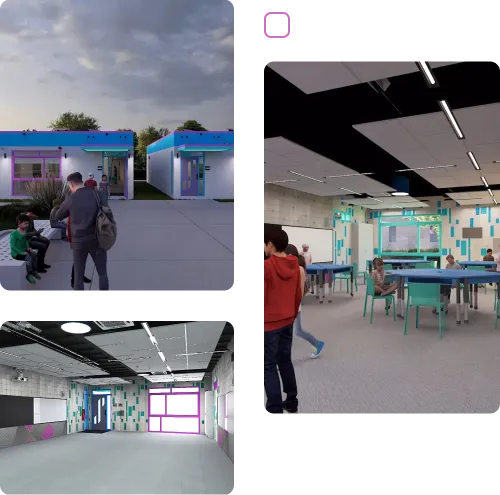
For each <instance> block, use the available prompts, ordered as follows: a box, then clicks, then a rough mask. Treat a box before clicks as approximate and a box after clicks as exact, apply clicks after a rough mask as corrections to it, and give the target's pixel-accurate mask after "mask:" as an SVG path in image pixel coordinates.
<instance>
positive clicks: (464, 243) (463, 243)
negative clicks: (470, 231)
mask: <svg viewBox="0 0 500 495" xmlns="http://www.w3.org/2000/svg"><path fill="white" fill-rule="evenodd" d="M460 256H467V241H462V249H461V251H460Z"/></svg>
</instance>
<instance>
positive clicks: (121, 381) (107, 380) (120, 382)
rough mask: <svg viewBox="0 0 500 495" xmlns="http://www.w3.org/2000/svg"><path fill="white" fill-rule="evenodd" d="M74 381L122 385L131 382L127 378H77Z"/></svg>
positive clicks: (88, 383) (86, 383)
mask: <svg viewBox="0 0 500 495" xmlns="http://www.w3.org/2000/svg"><path fill="white" fill-rule="evenodd" d="M73 381H74V382H77V383H83V384H85V385H95V386H98V385H124V384H127V385H128V384H130V383H132V382H131V381H129V380H124V379H123V378H113V377H109V378H78V379H76V380H73Z"/></svg>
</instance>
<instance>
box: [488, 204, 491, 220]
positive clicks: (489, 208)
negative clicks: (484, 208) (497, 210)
mask: <svg viewBox="0 0 500 495" xmlns="http://www.w3.org/2000/svg"><path fill="white" fill-rule="evenodd" d="M488 223H491V206H488Z"/></svg>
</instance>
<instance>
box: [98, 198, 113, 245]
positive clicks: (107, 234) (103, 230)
mask: <svg viewBox="0 0 500 495" xmlns="http://www.w3.org/2000/svg"><path fill="white" fill-rule="evenodd" d="M94 196H95V199H96V202H97V218H96V222H95V232H96V237H97V242H98V244H99V247H100V248H101V249H104V251H109V250H110V249H111V248H112V247H113V245H114V243H115V242H116V235H117V229H116V222H115V219H114V216H113V212H112V211H111V208H110V207H109V206H103V204H102V202H101V197H100V196H99V193H98V192H96V191H94Z"/></svg>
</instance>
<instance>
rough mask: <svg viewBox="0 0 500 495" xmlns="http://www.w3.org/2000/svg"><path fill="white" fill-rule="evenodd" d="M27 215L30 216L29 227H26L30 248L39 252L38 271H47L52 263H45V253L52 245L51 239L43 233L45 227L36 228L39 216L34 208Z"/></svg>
mask: <svg viewBox="0 0 500 495" xmlns="http://www.w3.org/2000/svg"><path fill="white" fill-rule="evenodd" d="M25 215H27V216H28V218H29V224H28V228H27V229H26V236H27V238H28V243H29V246H30V248H32V249H36V250H37V252H38V267H37V272H38V273H47V269H48V268H50V265H46V264H45V255H46V253H47V250H48V249H49V246H50V241H49V240H48V239H47V238H46V237H43V236H42V235H41V233H42V232H43V229H39V230H36V229H35V220H36V219H37V218H38V217H37V216H36V215H35V213H34V211H33V210H31V209H30V210H28V211H27V212H26V213H25Z"/></svg>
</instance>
